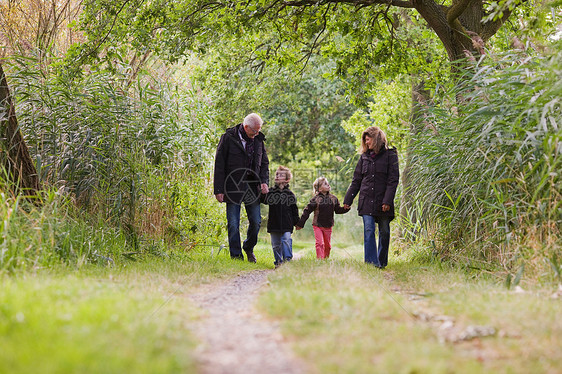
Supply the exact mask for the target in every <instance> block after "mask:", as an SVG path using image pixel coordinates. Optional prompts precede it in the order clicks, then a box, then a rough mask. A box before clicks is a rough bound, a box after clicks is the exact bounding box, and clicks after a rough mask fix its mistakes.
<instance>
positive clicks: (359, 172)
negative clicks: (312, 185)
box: [343, 148, 400, 219]
mask: <svg viewBox="0 0 562 374" xmlns="http://www.w3.org/2000/svg"><path fill="white" fill-rule="evenodd" d="M399 177H400V172H399V169H398V153H397V152H396V148H390V149H385V148H383V149H382V150H381V152H379V153H378V154H376V155H374V154H373V153H371V151H369V152H365V153H363V154H362V155H361V157H360V158H359V161H358V162H357V166H356V167H355V172H354V173H353V181H352V182H351V185H350V186H349V188H348V189H347V193H346V194H345V198H344V200H343V203H344V205H351V204H352V203H353V199H355V196H357V193H359V202H358V205H357V211H358V212H359V215H360V216H362V215H365V214H367V215H370V216H373V217H375V218H377V217H390V218H391V219H394V195H396V188H397V187H398V179H399ZM383 204H387V205H390V210H389V211H388V212H383V211H382V205H383Z"/></svg>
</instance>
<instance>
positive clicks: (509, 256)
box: [410, 45, 562, 272]
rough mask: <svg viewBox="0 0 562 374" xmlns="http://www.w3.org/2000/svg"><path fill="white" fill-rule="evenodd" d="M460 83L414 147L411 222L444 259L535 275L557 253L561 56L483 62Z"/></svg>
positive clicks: (561, 205) (433, 111)
mask: <svg viewBox="0 0 562 374" xmlns="http://www.w3.org/2000/svg"><path fill="white" fill-rule="evenodd" d="M464 78H465V79H464V80H463V81H464V83H463V84H460V85H457V86H456V87H454V88H453V89H451V90H448V91H447V92H444V93H443V95H442V103H441V105H439V106H437V107H435V108H429V111H428V116H427V117H426V119H425V122H424V123H421V124H419V126H420V127H421V129H420V130H421V131H420V132H419V134H418V135H417V136H416V137H415V139H414V142H413V150H412V152H413V157H412V165H411V166H412V183H411V189H410V192H411V193H412V194H413V195H414V198H415V201H417V202H418V205H419V209H418V213H419V217H421V220H422V222H423V225H424V227H426V229H427V232H428V233H430V235H431V236H432V238H433V239H436V242H437V243H438V249H439V251H440V253H441V255H443V256H448V257H452V258H455V259H456V260H461V261H468V262H471V261H474V260H477V261H485V262H488V263H489V264H492V263H495V264H501V265H502V266H503V267H504V268H505V269H506V270H507V271H509V272H511V271H512V270H513V269H516V268H519V267H520V266H521V264H522V263H527V264H530V265H531V268H533V269H538V268H543V267H544V266H545V265H548V263H549V262H551V260H552V258H553V256H554V255H555V254H556V253H557V252H559V251H560V248H561V244H562V239H561V236H560V227H562V182H561V178H560V171H561V170H562V105H561V101H562V48H561V46H560V45H558V46H555V49H554V51H553V53H552V55H551V56H549V57H531V56H528V55H527V54H525V53H523V52H514V53H511V54H507V55H503V56H488V57H487V58H486V59H483V60H481V61H479V62H478V63H476V64H475V66H474V70H473V71H472V72H471V73H470V74H469V75H468V76H466V77H464ZM527 268H529V266H527Z"/></svg>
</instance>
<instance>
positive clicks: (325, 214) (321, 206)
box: [297, 193, 349, 227]
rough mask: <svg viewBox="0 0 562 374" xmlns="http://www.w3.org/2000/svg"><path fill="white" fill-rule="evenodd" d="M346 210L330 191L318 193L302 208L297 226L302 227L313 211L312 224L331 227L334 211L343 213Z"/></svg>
mask: <svg viewBox="0 0 562 374" xmlns="http://www.w3.org/2000/svg"><path fill="white" fill-rule="evenodd" d="M348 211H349V209H345V208H344V207H342V206H341V205H340V202H339V200H338V198H337V197H335V196H334V195H332V194H331V193H327V194H325V195H324V194H321V193H318V194H316V196H314V197H313V198H312V199H310V201H309V203H308V205H307V206H306V208H304V210H303V212H302V216H301V218H300V220H299V222H298V223H297V226H298V227H304V224H305V223H306V220H307V219H308V217H309V216H310V213H312V212H314V217H313V219H312V225H313V226H317V227H332V226H334V213H337V214H343V213H346V212H348Z"/></svg>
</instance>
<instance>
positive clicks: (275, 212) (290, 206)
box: [262, 185, 299, 232]
mask: <svg viewBox="0 0 562 374" xmlns="http://www.w3.org/2000/svg"><path fill="white" fill-rule="evenodd" d="M262 202H263V203H264V204H267V205H269V216H268V219H267V232H293V227H294V226H295V224H296V223H297V222H298V220H299V209H298V207H297V198H296V197H295V194H294V193H293V192H292V191H291V190H290V189H289V186H288V185H287V186H285V188H283V189H281V188H279V186H277V185H275V186H274V187H273V188H272V189H270V190H269V193H268V194H267V195H262Z"/></svg>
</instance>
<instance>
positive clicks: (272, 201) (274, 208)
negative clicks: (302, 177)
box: [262, 166, 299, 267]
mask: <svg viewBox="0 0 562 374" xmlns="http://www.w3.org/2000/svg"><path fill="white" fill-rule="evenodd" d="M291 178H292V174H291V171H290V170H289V169H288V168H286V167H284V166H279V167H278V168H277V171H276V172H275V186H274V187H273V188H272V189H270V190H269V192H268V193H267V195H265V196H264V198H263V199H262V202H263V203H264V204H267V205H269V216H268V220H267V232H268V233H269V234H270V235H271V247H272V248H273V256H274V257H275V267H278V266H279V265H281V264H282V263H283V262H285V261H290V260H291V259H292V258H293V242H292V239H291V233H292V232H293V226H295V224H296V223H297V221H298V220H299V210H298V208H297V199H296V197H295V194H294V193H293V192H292V191H291V190H290V189H289V181H290V180H291Z"/></svg>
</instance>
